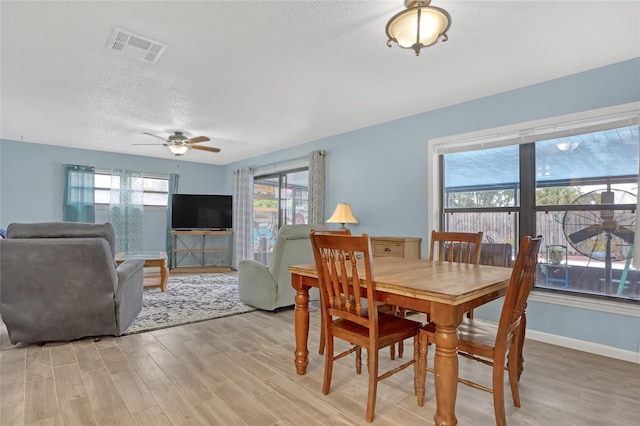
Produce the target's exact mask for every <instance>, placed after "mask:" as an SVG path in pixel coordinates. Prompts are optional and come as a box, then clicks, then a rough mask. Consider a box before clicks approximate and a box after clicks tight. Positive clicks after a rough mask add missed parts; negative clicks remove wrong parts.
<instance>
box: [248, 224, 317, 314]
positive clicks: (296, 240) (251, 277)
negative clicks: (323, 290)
mask: <svg viewBox="0 0 640 426" xmlns="http://www.w3.org/2000/svg"><path fill="white" fill-rule="evenodd" d="M312 229H316V230H320V229H325V228H324V227H323V226H322V225H283V226H282V227H281V228H280V230H279V231H278V236H277V237H276V242H275V244H274V246H273V253H271V258H270V259H269V266H268V267H267V266H265V265H263V264H262V263H260V262H256V261H255V260H241V261H240V263H239V264H238V293H239V296H240V300H241V301H242V302H244V303H246V304H247V305H250V306H253V307H255V308H258V309H262V310H265V311H275V310H277V309H278V308H284V307H288V306H293V305H295V296H296V291H295V290H294V289H293V287H291V273H290V272H289V270H288V268H289V265H300V264H305V263H314V262H315V261H314V259H313V250H312V249H311V238H310V236H309V233H310V232H311V230H312ZM309 299H310V300H319V299H320V294H319V293H318V289H317V288H312V289H311V290H310V291H309Z"/></svg>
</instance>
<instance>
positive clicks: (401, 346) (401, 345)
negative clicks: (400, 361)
mask: <svg viewBox="0 0 640 426" xmlns="http://www.w3.org/2000/svg"><path fill="white" fill-rule="evenodd" d="M394 309H395V315H396V316H399V317H402V318H406V317H407V310H406V309H405V308H403V307H399V306H395V307H394ZM394 349H395V345H391V351H392V352H391V359H392V360H393V359H395V357H394V355H395V354H394ZM403 356H404V340H401V341H400V342H398V358H402V357H403Z"/></svg>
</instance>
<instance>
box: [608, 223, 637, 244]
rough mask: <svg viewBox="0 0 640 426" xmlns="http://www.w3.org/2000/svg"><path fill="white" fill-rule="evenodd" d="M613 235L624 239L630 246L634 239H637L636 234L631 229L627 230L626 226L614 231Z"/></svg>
mask: <svg viewBox="0 0 640 426" xmlns="http://www.w3.org/2000/svg"><path fill="white" fill-rule="evenodd" d="M612 234H613V235H616V236H618V237H620V238H622V239H623V240H625V241H626V242H628V243H629V244H633V239H634V237H635V234H634V232H633V231H632V230H631V229H629V228H625V227H624V226H621V227H619V228H618V229H617V230H615V231H613V232H612Z"/></svg>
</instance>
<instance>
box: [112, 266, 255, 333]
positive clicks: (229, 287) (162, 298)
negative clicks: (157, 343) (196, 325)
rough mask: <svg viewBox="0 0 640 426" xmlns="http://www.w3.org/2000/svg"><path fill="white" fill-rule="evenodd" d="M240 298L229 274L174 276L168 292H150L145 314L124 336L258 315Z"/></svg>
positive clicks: (144, 304) (146, 292) (144, 299)
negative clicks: (194, 323) (240, 315)
mask: <svg viewBox="0 0 640 426" xmlns="http://www.w3.org/2000/svg"><path fill="white" fill-rule="evenodd" d="M255 310H256V308H253V307H251V306H249V305H245V304H244V303H242V302H241V301H240V299H239V297H238V280H237V278H236V277H234V276H232V275H227V274H201V275H173V276H170V277H169V281H168V282H167V291H166V292H165V293H163V292H162V291H160V289H159V288H148V289H145V290H144V294H143V296H142V312H140V314H139V315H138V317H137V318H136V319H135V321H133V323H132V324H131V325H130V326H129V328H128V329H127V330H126V331H125V333H123V334H135V333H141V332H143V331H151V330H158V329H161V328H167V327H175V326H176V325H184V324H189V323H193V322H199V321H205V320H209V319H214V318H221V317H226V316H229V315H236V314H242V313H245V312H251V311H255Z"/></svg>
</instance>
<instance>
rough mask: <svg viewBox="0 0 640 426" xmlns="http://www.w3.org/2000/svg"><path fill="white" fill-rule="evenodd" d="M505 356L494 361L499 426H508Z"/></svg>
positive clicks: (494, 392)
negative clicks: (505, 405) (505, 393)
mask: <svg viewBox="0 0 640 426" xmlns="http://www.w3.org/2000/svg"><path fill="white" fill-rule="evenodd" d="M505 361H506V360H505V354H504V353H502V354H497V356H496V357H495V359H494V360H493V411H494V412H495V416H496V425H497V426H507V416H506V413H505V410H504V365H505Z"/></svg>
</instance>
